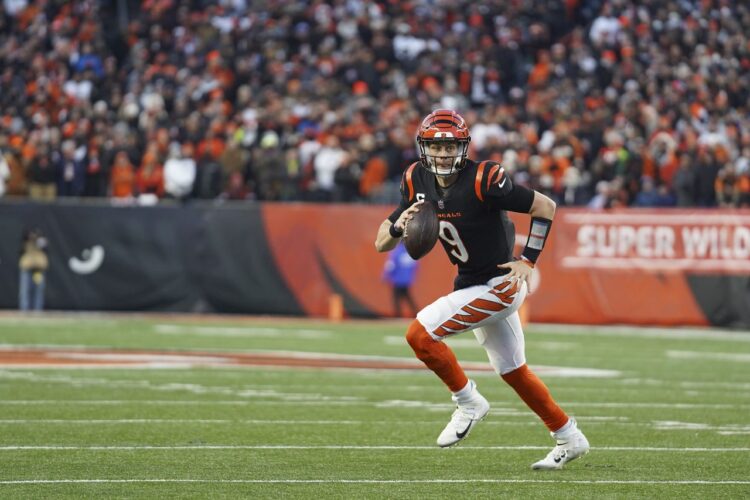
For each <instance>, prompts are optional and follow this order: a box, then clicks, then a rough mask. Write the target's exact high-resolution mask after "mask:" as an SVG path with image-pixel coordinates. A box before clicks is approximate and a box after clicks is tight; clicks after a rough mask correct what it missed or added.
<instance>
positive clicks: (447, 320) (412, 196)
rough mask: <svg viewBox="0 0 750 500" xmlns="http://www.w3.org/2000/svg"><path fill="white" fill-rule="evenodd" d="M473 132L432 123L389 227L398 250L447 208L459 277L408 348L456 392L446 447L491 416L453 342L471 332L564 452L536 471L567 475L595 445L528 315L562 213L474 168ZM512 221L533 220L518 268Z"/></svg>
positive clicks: (488, 168)
mask: <svg viewBox="0 0 750 500" xmlns="http://www.w3.org/2000/svg"><path fill="white" fill-rule="evenodd" d="M470 140H471V137H470V135H469V129H468V127H467V125H466V122H465V121H464V119H463V118H462V117H461V115H459V114H458V113H457V112H455V111H452V110H445V109H441V110H437V111H434V112H433V113H430V114H429V115H428V116H427V117H426V118H425V119H424V120H423V121H422V124H421V125H420V127H419V131H418V133H417V147H418V149H419V156H420V161H418V162H416V163H413V164H412V165H410V166H409V168H407V169H406V171H405V172H404V174H403V178H402V182H401V193H402V199H401V203H400V205H399V206H398V208H396V210H394V211H393V213H392V214H391V215H390V216H389V217H388V218H387V219H386V220H385V221H383V223H382V224H381V225H380V228H379V230H378V235H377V239H376V241H375V247H376V248H377V250H378V251H379V252H385V251H388V250H390V249H392V248H393V247H394V246H396V244H397V243H398V241H399V240H400V238H401V237H402V236H403V234H404V230H405V229H406V226H407V224H408V221H409V220H411V218H412V217H413V214H414V213H415V212H417V211H418V210H419V207H420V205H421V204H422V203H425V202H430V203H434V204H435V205H436V206H437V212H438V219H439V220H440V232H439V239H440V243H441V244H442V245H443V248H444V249H445V252H446V253H447V254H448V258H449V259H450V261H451V262H452V263H453V264H454V265H456V266H457V267H458V275H457V276H456V279H455V281H454V291H453V292H451V293H449V294H448V295H445V296H443V297H440V298H439V299H437V300H436V301H435V302H433V303H432V304H430V305H428V306H427V307H425V308H424V309H422V310H421V311H420V312H419V313H418V314H417V318H416V319H415V320H414V321H413V322H412V323H411V325H410V326H409V328H408V330H407V332H406V339H407V341H408V342H409V345H410V346H411V348H412V349H413V350H414V353H415V354H416V356H417V358H419V359H420V360H421V361H422V362H424V364H425V365H427V367H428V368H429V369H430V370H432V371H433V372H434V373H435V374H436V375H437V376H438V377H440V379H441V380H442V381H443V382H444V383H445V385H446V386H448V389H449V390H450V391H451V392H452V394H453V395H452V399H453V401H454V402H455V403H456V410H455V412H454V413H453V415H452V417H451V420H450V422H448V425H447V426H446V427H445V429H444V430H443V432H441V433H440V435H439V436H438V438H437V443H438V445H440V446H442V447H447V446H452V445H455V444H456V443H458V442H459V441H461V440H462V439H464V438H465V437H466V436H468V435H469V432H470V431H471V430H472V428H473V427H474V425H475V424H476V423H477V422H479V421H480V420H482V419H483V418H484V416H485V415H487V412H488V411H489V409H490V405H489V403H488V402H487V400H486V399H485V398H484V397H483V396H482V395H481V394H480V393H479V391H478V390H477V386H476V384H475V383H474V381H473V380H469V379H468V378H467V376H466V374H465V373H464V371H463V369H462V368H461V366H460V365H459V363H458V361H457V359H456V356H455V354H454V353H453V351H452V350H451V349H450V347H448V346H447V345H446V344H445V343H444V342H443V340H444V339H445V338H446V337H448V336H451V335H457V334H459V333H463V332H466V331H469V330H473V331H474V335H475V336H476V338H477V340H478V341H479V343H480V344H481V345H482V346H483V347H484V349H485V350H486V351H487V355H488V357H489V360H490V363H491V364H492V366H493V368H494V369H495V371H496V372H497V373H498V375H500V376H501V377H502V379H503V380H504V381H505V382H507V383H508V384H509V385H510V386H511V387H512V388H513V389H514V390H515V391H516V392H517V393H518V395H519V396H520V397H521V399H522V400H523V401H524V402H525V403H526V404H527V405H528V406H529V408H531V410H533V411H534V413H536V414H537V415H538V416H539V418H540V419H541V420H542V422H544V425H546V426H547V428H548V429H549V431H550V433H551V435H552V437H553V438H554V439H555V441H556V446H555V447H554V448H553V449H552V451H550V452H549V454H548V455H547V456H546V457H545V458H543V459H542V460H540V461H538V462H536V463H534V464H533V465H532V468H533V469H540V470H554V469H561V468H562V467H563V466H564V465H565V464H566V463H567V462H570V461H571V460H574V459H576V458H578V457H581V456H583V455H585V454H586V453H587V452H588V451H589V443H588V440H587V439H586V437H585V436H584V435H583V433H582V432H581V430H580V429H578V426H577V424H576V421H575V419H573V418H571V417H569V416H568V415H567V414H566V413H565V412H564V411H563V410H562V408H560V407H559V406H558V405H557V403H555V401H554V399H553V398H552V396H551V395H550V392H549V390H548V389H547V386H546V385H545V384H544V383H543V382H542V381H541V380H540V379H539V378H538V377H537V376H536V375H535V374H534V373H533V372H532V371H531V370H530V369H529V367H528V366H527V365H526V355H525V349H524V336H523V330H522V329H521V321H520V319H519V316H518V308H519V307H520V306H521V303H522V302H523V300H524V298H525V297H526V293H527V291H528V283H529V278H530V277H531V273H532V270H533V268H534V265H535V263H536V262H537V259H538V258H539V254H540V253H541V251H542V249H543V248H544V243H545V241H546V239H547V237H548V236H549V233H550V228H551V226H552V219H553V217H554V215H555V203H554V202H553V201H552V200H551V199H549V198H548V197H546V196H544V195H543V194H541V193H539V192H537V191H534V190H531V189H527V188H525V187H523V186H519V185H514V184H513V181H512V180H511V178H510V176H509V175H508V174H507V173H506V172H505V171H504V170H503V167H502V166H501V165H499V164H497V163H495V162H492V161H481V162H478V161H474V160H471V159H469V158H467V153H468V148H469V141H470ZM506 211H512V212H520V213H528V214H529V215H530V216H531V229H530V233H529V237H528V240H527V242H526V247H525V248H524V250H523V252H522V253H521V255H520V256H519V257H518V258H513V247H514V238H515V229H514V227H513V223H512V222H511V221H510V219H509V218H508V216H507V214H506Z"/></svg>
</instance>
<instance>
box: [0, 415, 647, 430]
mask: <svg viewBox="0 0 750 500" xmlns="http://www.w3.org/2000/svg"><path fill="white" fill-rule="evenodd" d="M503 416H507V415H503ZM514 416H523V417H526V418H528V417H529V414H528V412H526V413H523V414H520V413H519V414H518V415H514ZM581 420H583V418H582V419H581ZM585 421H586V425H587V426H589V425H629V426H630V425H635V426H641V427H642V426H644V424H642V423H637V422H626V421H623V420H619V419H618V418H617V417H585ZM35 424H43V425H48V424H62V425H123V424H168V425H174V424H212V425H216V424H227V425H237V424H248V425H367V426H374V425H399V426H404V425H442V424H445V421H444V420H408V421H403V420H293V419H291V420H290V419H287V420H278V419H274V420H266V419H252V418H239V419H210V418H192V419H188V418H175V419H168V418H110V419H63V418H37V419H13V418H8V419H2V420H0V425H35ZM482 425H483V426H485V425H488V426H503V427H518V426H529V427H535V426H539V422H537V421H536V420H529V421H507V420H500V421H491V420H490V421H487V422H483V423H482Z"/></svg>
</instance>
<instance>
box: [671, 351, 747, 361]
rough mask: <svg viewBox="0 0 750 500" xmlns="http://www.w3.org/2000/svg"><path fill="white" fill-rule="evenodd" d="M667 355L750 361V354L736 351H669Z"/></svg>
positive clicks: (680, 357) (686, 357)
mask: <svg viewBox="0 0 750 500" xmlns="http://www.w3.org/2000/svg"><path fill="white" fill-rule="evenodd" d="M667 357H668V358H672V359H704V360H710V361H733V362H737V363H750V354H747V353H736V352H705V351H667Z"/></svg>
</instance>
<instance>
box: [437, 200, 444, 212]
mask: <svg viewBox="0 0 750 500" xmlns="http://www.w3.org/2000/svg"><path fill="white" fill-rule="evenodd" d="M438 208H439V209H440V210H442V209H444V208H445V203H443V200H438Z"/></svg>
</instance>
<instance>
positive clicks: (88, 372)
mask: <svg viewBox="0 0 750 500" xmlns="http://www.w3.org/2000/svg"><path fill="white" fill-rule="evenodd" d="M405 326H406V323H403V322H394V321H388V322H382V323H378V322H345V323H338V324H335V323H326V322H322V321H304V320H299V319H297V320H281V319H268V320H265V319H249V318H242V317H223V318H222V317H206V318H200V317H193V316H152V317H148V316H132V317H129V316H123V315H119V316H107V315H51V316H50V315H45V316H31V317H22V316H16V315H14V314H11V313H6V314H3V315H0V344H2V346H0V348H2V350H3V351H8V350H16V352H18V351H19V350H21V349H29V348H34V349H37V348H38V349H49V350H55V351H57V352H58V355H57V358H55V356H52V358H55V359H59V358H60V356H59V353H60V352H61V351H66V350H68V351H70V350H76V352H79V353H80V351H81V350H83V349H95V350H96V352H98V353H100V354H101V353H104V352H106V351H107V350H113V349H114V350H117V351H118V352H120V353H121V354H126V355H130V357H128V356H125V357H124V358H121V357H118V356H114V355H108V356H102V357H100V358H97V359H98V360H99V361H100V362H106V361H107V360H109V361H111V362H113V363H114V362H117V361H121V360H122V359H129V360H131V361H132V359H136V358H137V359H141V358H138V356H143V351H147V350H153V351H158V352H159V353H164V352H165V351H170V352H171V353H172V354H181V353H188V352H200V353H202V354H204V355H206V356H209V357H210V353H217V354H218V353H235V354H236V353H245V354H248V353H250V354H253V353H255V354H269V353H277V354H278V353H279V352H283V353H284V354H288V355H289V356H300V355H299V354H295V353H299V352H308V353H318V354H319V353H329V354H338V355H352V356H359V358H357V359H364V358H362V356H368V357H372V356H377V357H383V358H382V359H383V360H384V361H387V359H386V358H399V359H401V358H403V359H405V360H410V359H411V358H412V355H411V351H410V349H409V348H408V346H407V345H406V344H405V342H404V341H403V336H402V333H403V330H404V329H405ZM526 340H527V354H528V359H529V364H530V365H531V366H532V367H535V366H536V367H539V373H540V375H541V376H542V378H543V379H544V380H545V382H546V383H547V385H548V386H549V387H550V388H551V390H552V392H553V394H554V395H555V397H556V399H557V400H558V401H559V402H560V403H561V405H562V406H563V408H564V409H566V411H567V412H568V413H570V414H573V415H575V416H576V417H577V419H578V422H579V426H580V427H581V429H583V430H584V432H585V433H586V434H587V436H588V438H589V440H590V441H591V445H592V450H591V453H589V455H588V456H586V457H585V458H583V459H581V460H577V461H575V462H572V463H571V464H569V465H568V467H567V468H566V469H565V470H564V471H557V472H552V473H550V472H538V471H532V470H531V469H530V467H529V466H530V464H531V463H532V462H534V461H535V460H537V459H539V458H541V457H543V456H544V455H545V454H546V453H547V452H548V451H549V449H551V447H552V445H553V443H552V440H551V438H550V437H549V434H548V433H547V432H546V429H545V428H544V427H543V426H542V425H541V423H540V422H538V421H537V419H536V417H535V416H534V415H533V414H532V413H530V411H529V410H527V409H526V407H525V406H524V405H523V404H522V403H521V402H520V400H519V399H518V398H517V397H516V396H515V394H514V393H512V392H511V390H510V389H509V388H508V387H507V386H506V385H505V384H504V383H503V382H502V381H501V380H500V379H499V378H498V377H496V376H495V375H494V374H493V373H490V372H486V371H476V372H470V375H471V376H472V377H473V378H474V379H475V380H476V381H477V383H478V385H479V387H480V389H481V391H482V393H483V394H484V395H485V396H486V397H487V399H489V400H490V402H491V403H492V405H493V406H492V410H491V411H490V414H489V416H488V418H486V419H485V421H484V422H482V423H481V424H479V425H478V426H477V427H476V428H475V430H474V431H473V432H472V435H471V436H470V437H469V438H468V439H467V440H466V441H465V442H464V443H463V444H462V445H461V446H459V447H456V448H452V449H445V450H444V449H440V448H438V447H437V446H436V445H435V438H436V437H437V435H438V434H439V432H440V431H441V430H442V428H443V426H444V425H445V424H446V423H447V421H448V419H449V418H450V414H451V412H452V407H451V404H450V399H449V394H448V393H447V391H446V390H445V389H444V388H443V386H442V384H441V383H440V382H439V381H438V379H437V378H435V377H434V376H433V375H432V374H431V373H429V372H427V371H426V370H425V369H422V370H380V369H356V368H345V369H341V368H337V369H320V368H304V367H302V368H299V367H298V368H291V367H288V366H283V363H280V366H237V365H231V364H229V365H227V366H221V364H219V365H218V366H191V365H190V364H188V363H187V361H185V362H177V363H175V362H174V359H172V360H171V362H165V361H164V360H163V359H162V358H160V357H158V356H155V357H148V356H145V357H143V358H142V360H145V361H146V362H145V363H140V364H136V365H133V366H108V365H105V366H103V365H99V366H78V365H70V366H68V367H64V368H63V367H60V366H56V365H50V366H44V365H41V364H39V363H35V364H32V365H24V364H21V363H22V360H20V361H19V360H17V363H16V364H14V365H10V364H7V363H6V364H0V406H1V407H2V414H1V415H0V433H1V435H2V439H1V440H0V464H1V465H0V497H2V498H55V497H70V498H83V497H87V498H102V497H106V498H122V497H128V498H154V497H164V498H208V497H210V498H240V497H242V498H319V499H329V498H342V499H344V498H345V499H352V498H425V499H427V498H430V499H431V498H472V499H473V498H628V499H630V498H657V497H662V498H678V497H679V498H702V499H709V498H710V499H713V498H749V497H750V333H742V332H728V331H726V332H724V331H717V330H712V331H708V330H656V329H646V328H632V329H631V328H614V329H604V328H600V329H595V328H594V329H592V328H583V327H576V326H566V327H562V326H554V327H553V326H545V325H535V326H531V327H529V328H528V330H527V332H526ZM450 343H452V345H453V346H454V349H455V351H456V353H457V355H458V357H459V359H460V360H462V361H471V362H479V363H482V365H484V364H485V362H486V357H485V354H484V351H483V350H482V349H481V348H479V347H478V345H476V342H475V341H474V337H473V335H471V334H464V335H462V336H459V337H457V338H456V339H452V340H451V342H450ZM135 351H138V352H139V353H140V354H138V355H137V356H135V357H133V356H132V354H133V353H134V352H135ZM5 358H6V359H10V360H11V361H12V356H11V357H8V356H7V355H6V357H5ZM52 358H50V359H52ZM64 358H65V356H64V355H63V356H62V359H64ZM165 359H166V358H165ZM175 359H178V360H179V358H175ZM368 359H369V358H368ZM377 359H380V358H377ZM558 368H568V370H567V371H565V370H560V369H558ZM583 369H588V370H583Z"/></svg>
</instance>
